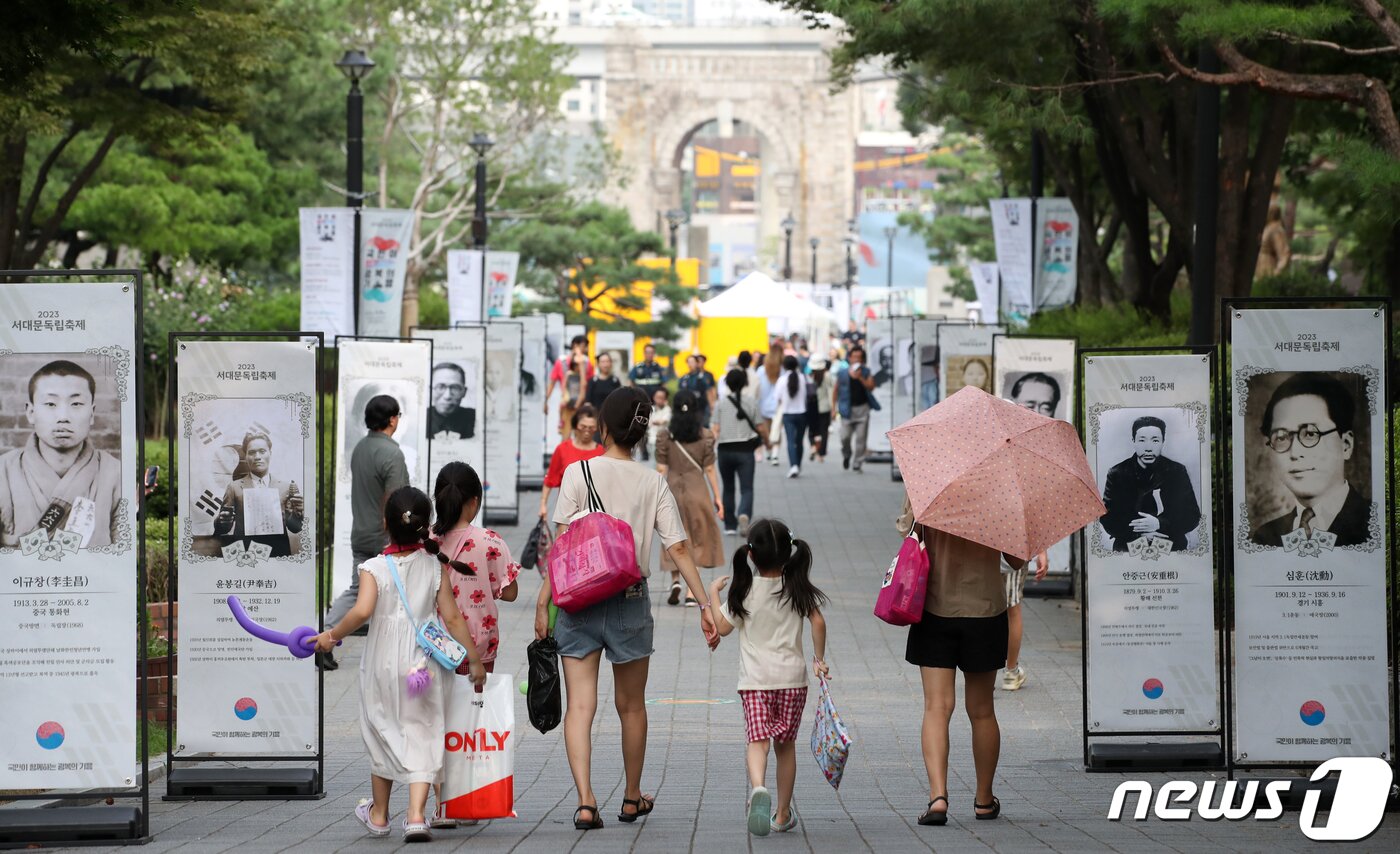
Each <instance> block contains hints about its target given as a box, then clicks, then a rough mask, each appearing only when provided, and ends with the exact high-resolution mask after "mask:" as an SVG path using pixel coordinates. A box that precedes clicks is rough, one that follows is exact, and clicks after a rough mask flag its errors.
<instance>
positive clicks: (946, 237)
mask: <svg viewBox="0 0 1400 854" xmlns="http://www.w3.org/2000/svg"><path fill="white" fill-rule="evenodd" d="M928 165H929V166H930V167H931V168H933V169H937V170H938V186H937V188H936V189H935V190H934V193H933V197H932V201H933V205H934V214H933V216H931V217H925V216H923V215H922V214H920V213H918V212H914V211H910V212H905V213H902V214H900V215H899V223H900V225H903V226H906V227H908V228H910V229H911V230H912V231H913V232H914V233H915V234H918V235H920V236H921V237H923V239H924V242H925V243H926V244H927V245H928V248H929V255H930V257H932V258H936V259H941V260H942V261H943V262H945V263H947V264H948V265H949V266H948V272H949V274H950V275H951V276H952V278H953V286H952V289H951V290H950V293H951V295H952V296H954V297H957V298H959V299H965V300H975V299H977V291H976V290H975V289H974V288H973V285H972V276H971V274H970V273H969V272H968V267H967V265H968V262H970V261H995V260H996V247H995V245H994V244H993V242H992V221H991V218H990V217H989V216H988V215H987V211H988V209H987V203H988V202H989V201H990V200H991V199H994V198H997V197H998V196H1000V195H1001V182H1000V180H999V179H998V173H999V172H1000V168H999V166H998V164H997V162H996V159H995V157H994V156H993V155H992V153H991V152H990V151H988V150H987V147H986V146H985V145H984V144H983V143H982V141H981V140H979V139H977V138H976V137H973V136H969V135H967V134H964V133H949V134H946V135H945V136H944V137H943V138H942V139H941V140H940V141H939V147H938V149H937V150H936V151H934V152H933V153H932V154H931V155H929V161H928Z"/></svg>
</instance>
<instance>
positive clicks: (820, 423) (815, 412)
mask: <svg viewBox="0 0 1400 854" xmlns="http://www.w3.org/2000/svg"><path fill="white" fill-rule="evenodd" d="M807 366H808V367H810V368H811V369H812V374H811V376H809V377H807V429H808V430H809V432H810V434H811V437H812V451H811V453H810V454H808V455H807V459H809V460H816V461H817V462H819V463H824V462H826V438H827V433H828V432H829V431H830V430H831V398H832V397H833V394H834V392H835V390H836V378H835V377H833V376H832V375H831V373H830V372H829V371H828V370H827V369H828V367H829V366H828V365H827V361H826V359H824V358H822V357H821V356H813V357H812V358H811V360H810V361H808V362H807Z"/></svg>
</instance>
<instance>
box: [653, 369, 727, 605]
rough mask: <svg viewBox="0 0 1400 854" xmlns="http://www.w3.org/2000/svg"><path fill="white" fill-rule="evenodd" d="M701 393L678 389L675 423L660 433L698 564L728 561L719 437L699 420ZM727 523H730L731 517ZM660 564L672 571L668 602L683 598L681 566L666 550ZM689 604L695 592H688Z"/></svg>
mask: <svg viewBox="0 0 1400 854" xmlns="http://www.w3.org/2000/svg"><path fill="white" fill-rule="evenodd" d="M700 410H701V406H700V396H699V395H697V394H696V393H695V392H693V391H678V392H676V401H675V405H674V406H672V407H671V427H670V429H669V430H667V431H665V432H662V433H659V434H658V435H657V437H656V470H657V472H658V473H660V474H663V475H665V476H666V485H667V486H668V487H670V488H671V494H672V495H674V496H675V498H676V509H678V510H679V511H680V514H681V523H682V524H683V525H684V526H685V532H686V535H687V539H688V540H689V541H690V556H691V559H692V560H694V561H695V565H696V566H697V567H715V566H721V565H723V564H724V542H723V540H722V539H721V537H720V533H719V523H718V522H717V521H716V519H715V514H716V513H718V514H720V515H721V516H723V514H724V507H723V505H722V504H720V500H719V476H718V474H717V473H716V472H715V437H714V436H712V435H710V432H709V431H708V430H706V429H705V425H704V424H703V423H701V421H700ZM726 524H728V523H727V522H726ZM661 568H662V569H669V570H670V571H671V594H670V596H668V597H667V599H666V602H667V603H668V604H671V605H678V604H680V600H681V573H680V567H679V566H677V565H676V562H675V561H673V560H671V559H670V556H669V555H667V554H665V553H662V555H661ZM685 605H686V607H687V608H693V607H694V606H695V597H694V596H687V597H685Z"/></svg>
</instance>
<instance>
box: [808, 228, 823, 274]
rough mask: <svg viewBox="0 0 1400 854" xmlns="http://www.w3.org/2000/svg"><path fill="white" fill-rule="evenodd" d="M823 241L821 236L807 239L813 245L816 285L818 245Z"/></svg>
mask: <svg viewBox="0 0 1400 854" xmlns="http://www.w3.org/2000/svg"><path fill="white" fill-rule="evenodd" d="M821 242H822V241H821V238H820V237H813V238H812V239H811V240H809V241H807V243H808V244H810V245H811V247H812V284H814V285H815V284H816V283H817V247H818V246H820V245H821Z"/></svg>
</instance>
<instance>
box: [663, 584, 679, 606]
mask: <svg viewBox="0 0 1400 854" xmlns="http://www.w3.org/2000/svg"><path fill="white" fill-rule="evenodd" d="M680 603H681V583H680V582H679V581H672V582H671V595H670V596H668V597H666V604H667V605H679V604H680Z"/></svg>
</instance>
